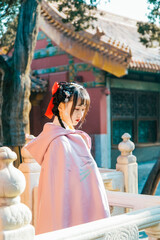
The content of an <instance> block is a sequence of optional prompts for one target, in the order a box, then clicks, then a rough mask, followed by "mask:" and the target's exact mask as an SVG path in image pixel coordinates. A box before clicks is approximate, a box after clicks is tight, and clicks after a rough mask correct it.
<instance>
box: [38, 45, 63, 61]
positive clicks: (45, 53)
mask: <svg viewBox="0 0 160 240" xmlns="http://www.w3.org/2000/svg"><path fill="white" fill-rule="evenodd" d="M62 54H66V52H65V51H62V50H61V49H60V48H59V47H53V46H52V47H49V48H43V49H39V50H36V51H35V52H34V59H39V58H46V57H52V56H57V55H62Z"/></svg>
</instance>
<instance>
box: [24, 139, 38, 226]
mask: <svg viewBox="0 0 160 240" xmlns="http://www.w3.org/2000/svg"><path fill="white" fill-rule="evenodd" d="M32 139H34V136H33V135H26V143H28V142H30V141H31V140H32ZM21 154H22V157H23V163H21V164H20V166H19V170H20V171H21V172H22V173H23V174H24V176H25V179H26V188H25V191H24V192H23V194H22V196H21V201H22V202H23V203H24V204H26V205H27V206H28V207H29V208H30V210H31V211H32V224H33V225H34V226H35V220H36V202H35V201H36V200H35V199H34V193H33V190H34V188H35V187H37V186H38V183H39V176H40V170H41V167H40V165H39V164H38V163H37V162H36V161H35V160H34V159H33V157H32V156H31V155H30V153H29V152H28V151H27V149H26V148H25V147H23V148H22V150H21Z"/></svg>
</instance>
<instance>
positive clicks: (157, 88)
mask: <svg viewBox="0 0 160 240" xmlns="http://www.w3.org/2000/svg"><path fill="white" fill-rule="evenodd" d="M110 86H111V88H120V89H129V90H142V91H152V92H160V84H159V83H151V82H141V81H133V80H123V79H115V78H113V79H112V78H111V85H110Z"/></svg>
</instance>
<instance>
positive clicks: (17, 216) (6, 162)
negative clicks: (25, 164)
mask: <svg viewBox="0 0 160 240" xmlns="http://www.w3.org/2000/svg"><path fill="white" fill-rule="evenodd" d="M16 159H17V155H16V153H15V152H13V151H11V149H10V148H8V147H1V148H0V239H1V240H32V239H34V227H33V226H32V225H30V222H31V218H32V214H31V211H30V210H29V208H28V207H27V206H26V205H24V204H22V203H20V194H21V193H22V192H23V191H24V189H25V178H24V175H23V174H22V172H21V171H19V170H18V169H17V168H15V167H14V166H13V161H15V160H16Z"/></svg>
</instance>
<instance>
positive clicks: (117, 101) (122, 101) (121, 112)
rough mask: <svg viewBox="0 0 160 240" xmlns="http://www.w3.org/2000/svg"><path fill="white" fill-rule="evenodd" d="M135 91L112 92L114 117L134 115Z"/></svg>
mask: <svg viewBox="0 0 160 240" xmlns="http://www.w3.org/2000/svg"><path fill="white" fill-rule="evenodd" d="M134 98H135V96H134V92H120V91H113V93H112V104H111V108H112V116H113V117H134V115H135V105H134Z"/></svg>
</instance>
